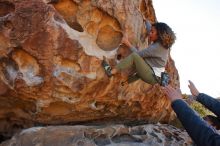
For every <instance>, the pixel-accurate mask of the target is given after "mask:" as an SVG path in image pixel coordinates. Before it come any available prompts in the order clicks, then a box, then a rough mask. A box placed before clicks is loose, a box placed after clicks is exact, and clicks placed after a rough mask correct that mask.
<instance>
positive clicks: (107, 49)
mask: <svg viewBox="0 0 220 146" xmlns="http://www.w3.org/2000/svg"><path fill="white" fill-rule="evenodd" d="M144 20H149V21H151V22H155V21H156V17H155V12H154V9H153V6H152V1H151V0H135V1H133V0H117V1H116V0H83V1H82V0H22V1H20V0H1V1H0V89H1V91H0V111H1V112H0V132H1V133H2V134H3V135H9V136H10V135H12V134H13V133H14V132H15V131H17V129H22V128H28V127H32V126H35V125H48V124H49V125H51V124H68V123H71V124H74V123H90V122H93V123H95V122H99V123H105V122H112V123H117V122H119V123H126V122H133V121H145V122H158V121H160V122H169V121H170V120H172V119H173V117H174V114H173V112H172V110H171V108H170V102H169V101H168V100H167V99H166V97H165V96H164V94H163V93H162V91H161V87H160V86H159V85H154V86H151V85H149V84H146V83H144V82H143V81H141V80H139V81H136V82H134V83H132V84H129V85H127V86H121V85H120V83H121V82H122V81H124V80H125V79H126V78H127V76H128V75H129V73H130V72H129V71H125V72H123V73H121V74H118V75H116V76H114V77H111V78H108V77H107V76H106V75H105V73H104V70H103V69H102V67H101V61H102V59H103V56H104V57H105V58H107V60H108V61H109V62H110V64H111V65H112V66H114V65H115V64H116V63H117V62H118V61H119V60H120V59H121V58H123V57H125V56H127V55H128V54H129V51H128V50H127V49H126V47H125V46H123V45H120V42H121V39H122V37H123V34H124V33H125V32H126V33H127V34H129V39H130V41H131V42H132V44H133V45H135V46H137V47H139V48H144V47H147V46H148V43H147V36H146V29H145V28H144ZM166 69H167V71H168V72H169V74H170V76H171V85H172V86H175V87H178V86H179V77H178V72H177V70H176V68H175V65H174V62H173V60H172V59H171V58H170V59H169V62H168V64H167V67H166Z"/></svg>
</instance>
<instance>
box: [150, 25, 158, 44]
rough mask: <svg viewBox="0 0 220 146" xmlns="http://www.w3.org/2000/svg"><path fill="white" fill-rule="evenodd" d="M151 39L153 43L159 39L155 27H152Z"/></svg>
mask: <svg viewBox="0 0 220 146" xmlns="http://www.w3.org/2000/svg"><path fill="white" fill-rule="evenodd" d="M149 39H150V41H151V42H155V41H156V40H157V39H158V35H157V30H156V28H155V26H152V28H151V31H150V35H149Z"/></svg>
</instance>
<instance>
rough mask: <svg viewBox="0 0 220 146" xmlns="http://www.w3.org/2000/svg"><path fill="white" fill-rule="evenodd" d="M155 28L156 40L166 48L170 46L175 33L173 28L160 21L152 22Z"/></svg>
mask: <svg viewBox="0 0 220 146" xmlns="http://www.w3.org/2000/svg"><path fill="white" fill-rule="evenodd" d="M152 26H154V27H155V28H156V30H157V35H158V41H159V42H160V43H161V45H163V46H164V47H165V48H166V49H168V48H171V46H172V45H173V44H174V42H175V40H176V35H175V33H174V32H173V30H172V29H171V28H170V27H169V26H168V25H167V24H166V23H162V22H156V23H154V24H152Z"/></svg>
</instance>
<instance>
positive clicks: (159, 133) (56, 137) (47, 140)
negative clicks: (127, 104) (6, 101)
mask: <svg viewBox="0 0 220 146" xmlns="http://www.w3.org/2000/svg"><path fill="white" fill-rule="evenodd" d="M8 145H13V146H20V145H22V146H37V145H39V146H40V145H42V146H43V145H44V146H46V145H48V146H52V145H56V146H162V145H163V146H192V145H193V143H192V141H191V139H190V138H189V137H188V135H187V133H186V132H185V131H180V130H178V129H176V128H175V127H173V126H170V125H161V124H149V125H142V126H135V127H126V126H123V125H114V126H106V127H105V126H56V127H53V126H51V127H33V128H30V129H26V130H23V131H22V132H21V133H19V134H17V135H15V136H14V137H13V138H12V139H11V140H8V141H6V142H3V143H2V144H1V146H8Z"/></svg>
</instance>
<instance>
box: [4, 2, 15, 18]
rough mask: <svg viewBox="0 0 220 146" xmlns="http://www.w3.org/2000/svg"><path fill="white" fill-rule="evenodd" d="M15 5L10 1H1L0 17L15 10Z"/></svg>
mask: <svg viewBox="0 0 220 146" xmlns="http://www.w3.org/2000/svg"><path fill="white" fill-rule="evenodd" d="M14 10H15V5H14V4H12V3H9V2H0V17H2V16H5V15H7V14H9V13H10V12H14Z"/></svg>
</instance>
